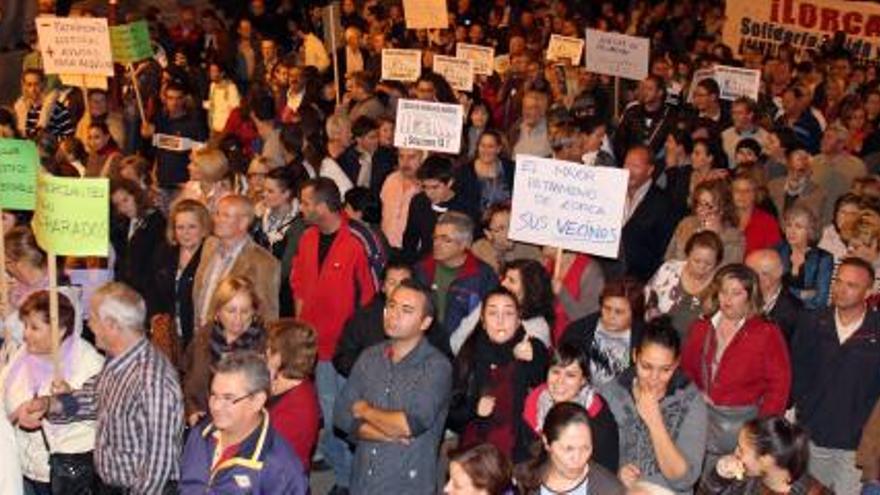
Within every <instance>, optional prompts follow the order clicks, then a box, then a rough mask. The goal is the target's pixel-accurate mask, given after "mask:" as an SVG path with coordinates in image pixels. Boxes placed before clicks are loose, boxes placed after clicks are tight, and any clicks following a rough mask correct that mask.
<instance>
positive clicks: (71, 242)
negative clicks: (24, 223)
mask: <svg viewBox="0 0 880 495" xmlns="http://www.w3.org/2000/svg"><path fill="white" fill-rule="evenodd" d="M109 223H110V186H109V182H108V180H107V179H71V178H62V177H53V176H51V175H49V174H40V175H39V177H38V178H37V207H36V210H35V211H34V219H33V221H32V222H31V226H32V227H33V229H34V236H35V237H36V239H37V244H39V245H40V247H41V248H43V249H44V250H46V251H49V252H52V253H55V254H60V255H67V256H107V250H108V245H109V239H110V237H109V232H110V226H109Z"/></svg>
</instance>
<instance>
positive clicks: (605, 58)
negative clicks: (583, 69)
mask: <svg viewBox="0 0 880 495" xmlns="http://www.w3.org/2000/svg"><path fill="white" fill-rule="evenodd" d="M584 47H585V48H586V56H587V70H588V71H590V72H596V73H598V74H605V75H607V76H617V77H622V78H624V79H633V80H636V81H641V80H642V79H644V78H646V77H648V58H649V56H650V51H651V41H650V40H649V39H648V38H639V37H636V36H628V35H625V34H619V33H606V32H604V31H598V30H595V29H587V38H586V40H585V44H584Z"/></svg>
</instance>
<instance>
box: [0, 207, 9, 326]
mask: <svg viewBox="0 0 880 495" xmlns="http://www.w3.org/2000/svg"><path fill="white" fill-rule="evenodd" d="M2 218H3V208H0V222H2ZM7 276H8V275H7V274H6V233H5V232H4V233H2V234H0V308H2V309H3V311H7V310H8V309H9V292H8V291H9V284H8V283H7V282H6V277H7ZM5 316H6V315H5V314H0V318H2V317H5ZM9 334H10V329H9V326H8V325H7V326H5V327H4V336H3V338H4V342H5V341H6V339H9Z"/></svg>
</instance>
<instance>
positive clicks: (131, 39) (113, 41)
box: [110, 21, 153, 64]
mask: <svg viewBox="0 0 880 495" xmlns="http://www.w3.org/2000/svg"><path fill="white" fill-rule="evenodd" d="M110 47H111V48H112V50H113V60H114V61H115V62H118V63H120V64H131V63H134V62H137V61H139V60H143V59H145V58H150V57H152V56H153V46H152V45H151V44H150V30H149V29H148V28H147V22H146V21H137V22H132V23H131V24H123V25H121V26H113V27H111V28H110Z"/></svg>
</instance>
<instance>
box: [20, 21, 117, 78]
mask: <svg viewBox="0 0 880 495" xmlns="http://www.w3.org/2000/svg"><path fill="white" fill-rule="evenodd" d="M35 22H36V24H37V36H38V38H39V43H40V53H41V54H42V56H43V70H44V71H45V72H46V74H88V75H93V76H108V77H109V76H112V75H113V56H112V51H111V49H110V29H109V28H108V26H107V19H106V18H104V17H48V16H41V17H37V19H36V21H35Z"/></svg>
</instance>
